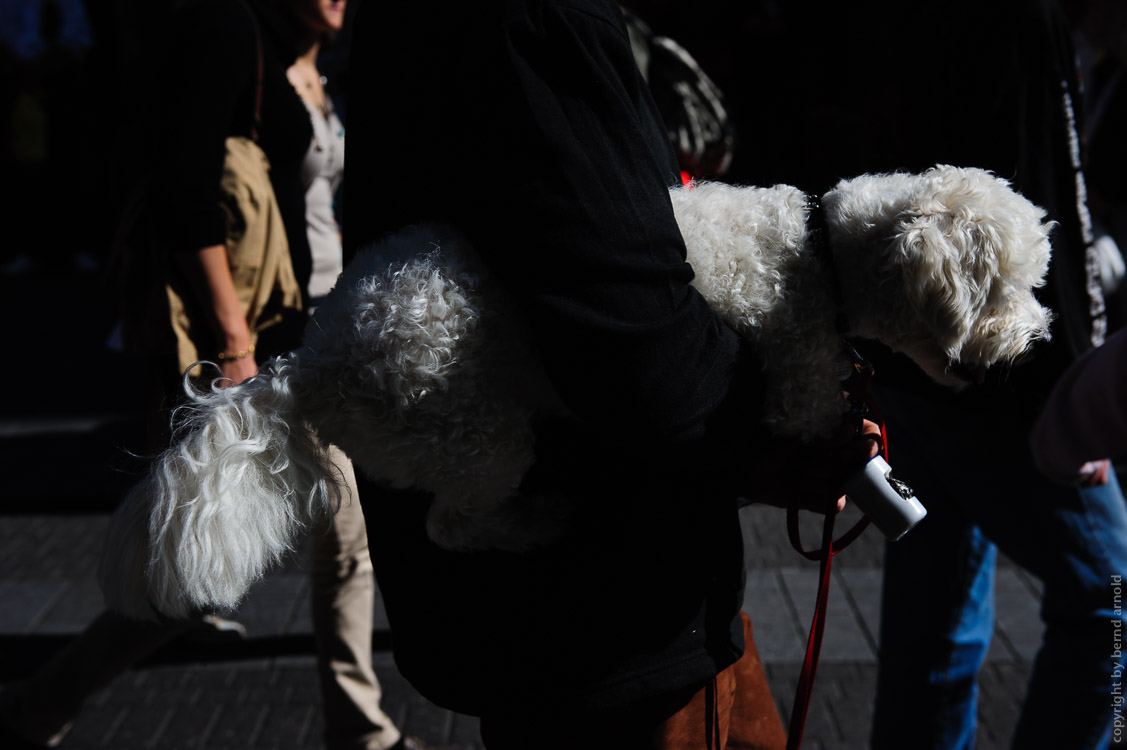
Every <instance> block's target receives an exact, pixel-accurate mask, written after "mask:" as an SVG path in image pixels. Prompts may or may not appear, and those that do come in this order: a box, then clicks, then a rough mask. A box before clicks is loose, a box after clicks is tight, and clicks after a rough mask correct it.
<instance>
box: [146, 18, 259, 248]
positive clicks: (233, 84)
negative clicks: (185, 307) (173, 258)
mask: <svg viewBox="0 0 1127 750" xmlns="http://www.w3.org/2000/svg"><path fill="white" fill-rule="evenodd" d="M255 49H256V47H255V29H254V26H253V20H252V17H251V16H250V14H249V11H248V10H247V8H246V7H245V6H244V5H243V3H239V2H219V1H216V0H206V1H205V2H199V3H194V4H189V5H188V6H186V7H185V9H184V10H183V11H182V12H180V13H179V14H178V15H177V16H176V18H175V19H174V22H173V25H172V29H171V39H170V44H169V48H168V56H167V63H166V65H165V70H166V74H165V76H164V77H163V80H162V82H161V86H162V88H163V90H162V91H161V92H160V94H161V96H160V100H161V107H160V110H159V113H158V116H157V121H156V127H157V131H158V132H157V135H156V139H157V144H158V146H157V158H156V160H155V163H154V164H152V165H151V168H152V174H153V183H154V189H155V192H156V196H157V201H156V203H157V206H158V209H157V210H158V215H159V217H158V220H159V222H160V227H161V233H162V239H163V240H164V242H166V243H167V245H168V247H169V248H170V249H172V250H198V249H200V248H203V247H208V246H211V245H220V244H223V243H224V242H225V240H226V237H227V225H226V220H225V218H224V215H223V213H222V210H221V209H220V199H221V195H220V177H221V175H222V172H223V160H224V154H225V145H224V144H225V142H226V139H227V137H228V136H229V135H248V134H249V125H250V120H251V112H252V104H251V94H252V90H253V86H254V75H255V70H256V65H257V63H256V53H255Z"/></svg>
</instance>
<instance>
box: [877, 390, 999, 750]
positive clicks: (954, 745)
mask: <svg viewBox="0 0 1127 750" xmlns="http://www.w3.org/2000/svg"><path fill="white" fill-rule="evenodd" d="M878 400H879V401H880V404H881V406H882V408H883V409H884V411H885V414H886V415H887V416H888V422H889V425H888V427H889V430H888V431H889V438H888V439H889V443H890V445H889V463H890V465H891V466H892V469H893V472H894V475H895V476H896V477H898V478H899V479H902V480H904V481H905V482H907V483H908V484H909V485H911V486H912V487H913V489H914V490H915V491H916V494H917V496H918V497H919V498H920V501H921V502H923V503H924V505H925V506H926V507H927V509H928V516H927V518H925V519H924V520H923V521H922V522H921V523H920V524H919V525H918V526H917V527H916V528H915V529H913V530H912V531H910V532H909V533H908V534H907V535H906V536H905V537H904V538H903V539H901V540H900V541H897V542H891V543H889V544H888V545H887V546H886V552H885V563H884V588H883V591H882V601H881V629H880V654H879V665H878V672H877V693H876V701H875V706H874V713H873V726H872V738H871V744H872V747H873V748H874V750H884V748H902V747H905V746H906V743H907V744H910V745H911V746H912V747H918V748H943V749H944V750H948V749H950V750H958V749H961V748H971V747H973V746H974V738H975V732H976V724H977V700H978V673H979V670H980V669H981V667H982V663H983V661H984V660H985V658H986V653H987V651H988V650H989V646H990V639H991V636H992V634H993V628H994V565H995V559H996V550H995V547H994V545H993V544H992V543H991V542H990V541H989V540H988V539H987V538H986V537H985V536H984V535H983V533H982V532H981V530H980V529H979V528H978V527H977V526H976V525H975V524H974V522H973V519H972V517H971V516H970V515H969V514H968V513H967V512H966V511H965V510H964V509H963V508H962V507H961V505H962V501H963V500H964V499H965V498H966V497H968V496H969V497H970V498H971V499H972V500H973V502H989V496H990V492H989V486H990V485H991V483H992V482H994V481H995V479H994V478H993V476H992V474H993V467H994V464H993V459H992V458H987V457H986V456H985V455H984V454H983V453H982V452H981V451H979V450H978V447H979V439H978V435H977V432H976V429H975V427H968V426H967V425H964V424H962V423H961V422H959V420H958V419H957V418H955V417H954V416H953V415H951V414H947V413H945V412H944V410H943V409H942V408H939V407H937V406H935V405H933V404H931V403H929V402H928V401H926V400H924V399H921V398H918V397H915V396H913V395H909V394H904V393H901V392H896V391H888V392H884V391H881V392H878ZM949 432H950V433H955V434H949Z"/></svg>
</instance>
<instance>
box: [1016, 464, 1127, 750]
mask: <svg viewBox="0 0 1127 750" xmlns="http://www.w3.org/2000/svg"><path fill="white" fill-rule="evenodd" d="M1045 481H1046V482H1047V480H1045ZM1029 496H1030V497H1029V500H1028V501H1027V503H1025V505H1026V506H1027V508H1026V513H1027V514H1028V515H1029V516H1030V519H1031V521H1033V524H1032V525H1031V526H1029V527H1023V528H1021V529H1018V530H1015V533H1011V532H1010V531H1009V529H1007V527H1006V523H1005V519H1004V518H998V519H995V520H994V525H995V526H996V529H995V533H996V534H997V538H998V544H999V547H1000V548H1001V549H1002V550H1003V551H1005V552H1006V553H1007V554H1009V555H1011V556H1012V557H1013V558H1014V559H1015V560H1017V561H1018V562H1019V563H1021V564H1023V565H1024V566H1025V567H1027V568H1028V569H1030V570H1031V571H1032V572H1033V573H1035V574H1036V575H1037V576H1038V577H1039V578H1040V579H1041V581H1042V582H1043V583H1044V597H1043V600H1042V607H1041V617H1042V619H1043V620H1044V622H1045V636H1044V640H1043V642H1042V644H1041V649H1040V651H1038V653H1037V658H1036V660H1035V662H1034V665H1033V674H1032V677H1031V679H1030V683H1029V691H1028V693H1027V695H1026V698H1025V704H1024V706H1023V708H1022V712H1021V718H1020V720H1019V722H1018V726H1017V730H1016V732H1015V735H1014V747H1037V746H1040V747H1056V748H1085V749H1087V748H1104V747H1107V746H1108V742H1109V740H1110V738H1111V732H1112V729H1113V721H1114V719H1115V716H1116V714H1115V711H1114V707H1113V700H1114V696H1115V693H1114V692H1113V691H1114V687H1115V686H1114V683H1115V682H1116V681H1118V682H1119V684H1120V688H1119V690H1120V693H1119V694H1120V695H1122V683H1123V678H1122V674H1121V675H1120V676H1119V677H1116V676H1115V668H1116V664H1117V663H1118V664H1123V663H1124V660H1123V658H1122V657H1118V658H1116V657H1115V656H1114V655H1113V654H1114V651H1115V649H1116V647H1117V644H1118V648H1119V650H1120V651H1121V652H1122V650H1123V649H1122V645H1123V642H1124V637H1123V630H1122V620H1123V615H1122V610H1121V607H1122V600H1120V602H1118V603H1117V602H1116V600H1115V591H1114V588H1115V582H1116V581H1122V580H1123V579H1122V576H1124V575H1127V505H1125V503H1124V498H1123V494H1122V491H1121V489H1120V486H1119V484H1118V480H1117V477H1115V476H1114V473H1113V476H1111V477H1110V478H1109V483H1108V484H1107V485H1106V486H1104V487H1101V488H1096V489H1090V490H1079V489H1076V488H1069V487H1056V486H1045V487H1042V488H1041V489H1040V491H1039V492H1036V493H1033V492H1031V493H1029ZM1116 622H1119V623H1120V624H1119V626H1118V631H1117V625H1116ZM1117 633H1118V635H1117ZM1120 716H1122V714H1120Z"/></svg>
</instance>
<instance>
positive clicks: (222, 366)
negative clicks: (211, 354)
mask: <svg viewBox="0 0 1127 750" xmlns="http://www.w3.org/2000/svg"><path fill="white" fill-rule="evenodd" d="M219 374H220V375H221V376H222V379H221V380H220V381H219V383H218V385H219V387H220V388H227V387H229V386H232V385H238V384H239V383H241V382H243V381H244V380H246V379H248V378H253V377H254V376H255V375H257V374H258V363H257V362H255V360H254V355H253V354H248V355H247V356H245V357H243V358H242V359H225V360H223V361H222V362H220V363H219Z"/></svg>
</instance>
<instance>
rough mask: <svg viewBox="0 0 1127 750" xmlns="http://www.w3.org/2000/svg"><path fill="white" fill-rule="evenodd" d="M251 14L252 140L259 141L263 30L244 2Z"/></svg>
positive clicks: (248, 12) (245, 6)
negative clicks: (253, 61) (252, 29)
mask: <svg viewBox="0 0 1127 750" xmlns="http://www.w3.org/2000/svg"><path fill="white" fill-rule="evenodd" d="M242 5H243V7H244V8H246V10H247V14H248V15H250V23H251V26H253V27H254V48H255V55H256V57H255V62H256V65H257V67H256V69H255V77H254V119H253V120H252V121H251V126H250V137H251V140H254V141H256V142H257V141H258V131H259V128H261V127H262V68H263V62H262V31H261V30H260V29H259V27H258V17H257V16H255V15H254V11H253V10H252V9H251V7H250V6H249V5H247V4H246V3H243V4H242Z"/></svg>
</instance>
